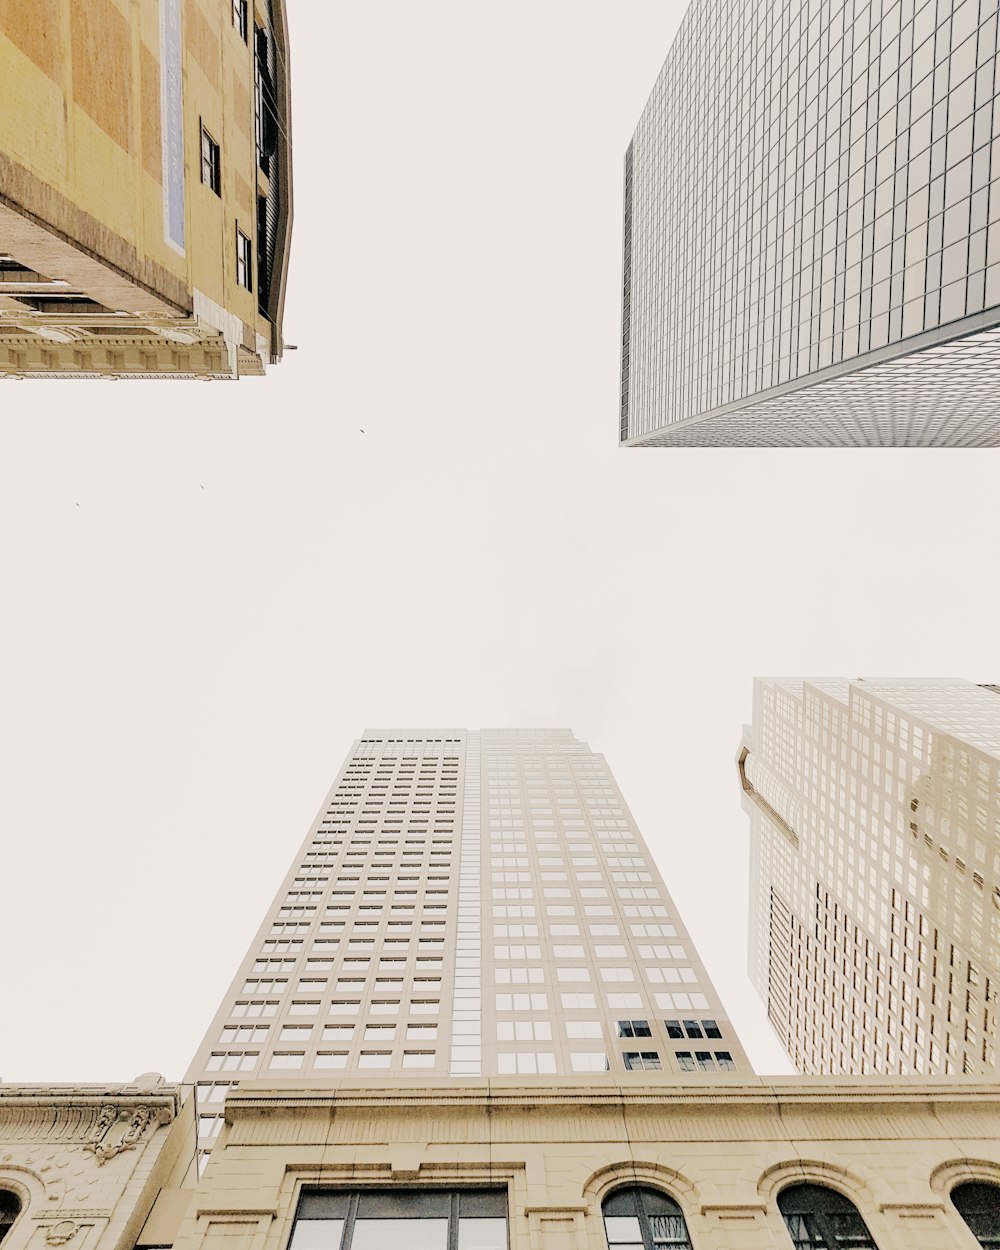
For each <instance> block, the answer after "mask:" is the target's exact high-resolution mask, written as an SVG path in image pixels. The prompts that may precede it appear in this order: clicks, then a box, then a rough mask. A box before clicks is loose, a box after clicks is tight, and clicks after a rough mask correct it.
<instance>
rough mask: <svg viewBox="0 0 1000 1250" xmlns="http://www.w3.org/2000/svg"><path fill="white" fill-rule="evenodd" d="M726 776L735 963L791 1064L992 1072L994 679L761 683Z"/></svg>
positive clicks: (997, 949)
mask: <svg viewBox="0 0 1000 1250" xmlns="http://www.w3.org/2000/svg"><path fill="white" fill-rule="evenodd" d="M739 772H740V781H741V784H742V788H743V803H744V807H745V809H746V810H747V811H748V812H749V814H750V817H751V839H752V843H751V884H750V951H749V962H750V975H751V979H752V980H753V982H754V984H755V985H756V987H757V990H758V992H759V993H760V995H761V996H762V998H763V999H764V1000H765V1002H766V1004H767V1009H768V1015H769V1017H770V1019H771V1023H772V1024H773V1026H774V1028H775V1029H776V1031H777V1033H778V1035H779V1037H780V1038H781V1039H782V1041H783V1042H784V1043H785V1045H786V1046H787V1048H788V1051H789V1054H790V1055H791V1057H792V1060H793V1061H794V1063H795V1064H796V1066H797V1067H798V1068H799V1069H800V1070H801V1071H804V1072H810V1073H831V1072H852V1073H853V1072H885V1073H893V1072H899V1073H911V1072H925V1073H932V1074H936V1073H952V1072H969V1073H982V1074H990V1073H995V1072H996V1070H997V1058H998V1045H997V1015H998V1007H1000V694H998V692H997V688H996V687H992V686H977V685H973V684H972V683H971V682H964V681H944V680H942V681H928V680H914V681H907V680H881V679H865V680H861V679H858V680H857V681H846V680H802V679H794V680H793V679H780V680H779V679H761V680H758V681H757V682H756V683H755V685H754V709H753V724H752V726H748V727H747V728H746V729H745V731H744V737H743V743H742V746H741V750H740V759H739Z"/></svg>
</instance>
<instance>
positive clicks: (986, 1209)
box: [0, 1181, 1000, 1250]
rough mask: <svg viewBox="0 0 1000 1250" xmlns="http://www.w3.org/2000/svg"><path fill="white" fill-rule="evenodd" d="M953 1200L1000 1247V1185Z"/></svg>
mask: <svg viewBox="0 0 1000 1250" xmlns="http://www.w3.org/2000/svg"><path fill="white" fill-rule="evenodd" d="M951 1200H952V1202H953V1203H954V1204H955V1209H956V1210H957V1211H958V1213H959V1215H960V1216H961V1217H962V1219H963V1220H965V1222H966V1224H968V1226H969V1229H970V1231H971V1233H972V1235H973V1236H974V1237H975V1238H976V1240H977V1241H978V1242H979V1244H980V1245H981V1246H983V1247H984V1248H987V1247H988V1248H989V1250H994V1248H995V1247H1000V1185H990V1184H989V1183H988V1182H985V1181H966V1182H965V1183H964V1184H962V1185H956V1186H955V1188H954V1189H953V1190H952V1191H951ZM0 1219H2V1216H0ZM0 1235H2V1228H0Z"/></svg>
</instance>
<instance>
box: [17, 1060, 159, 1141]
mask: <svg viewBox="0 0 1000 1250" xmlns="http://www.w3.org/2000/svg"><path fill="white" fill-rule="evenodd" d="M181 1100H182V1094H181V1089H180V1087H179V1086H177V1085H166V1084H165V1083H164V1081H163V1078H162V1077H159V1076H155V1074H150V1076H149V1077H147V1078H139V1079H138V1080H137V1081H135V1082H133V1083H131V1084H130V1085H110V1086H104V1085H83V1086H75V1085H53V1086H42V1085H3V1086H0V1141H3V1142H26V1143H27V1142H34V1143H38V1142H53V1143H55V1142H60V1143H82V1144H83V1148H84V1149H85V1150H87V1151H89V1152H91V1153H92V1154H93V1155H94V1156H95V1158H96V1160H97V1162H98V1163H104V1162H106V1161H107V1160H108V1159H110V1158H113V1157H114V1155H116V1154H119V1153H121V1151H122V1150H134V1149H135V1147H136V1146H137V1145H138V1144H139V1143H140V1142H141V1140H142V1139H143V1138H144V1137H145V1136H146V1135H147V1131H148V1130H149V1129H150V1128H151V1127H152V1126H154V1125H157V1124H162V1125H166V1124H170V1123H172V1121H173V1120H174V1119H176V1117H177V1114H178V1112H179V1110H180V1106H181Z"/></svg>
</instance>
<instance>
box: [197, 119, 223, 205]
mask: <svg viewBox="0 0 1000 1250" xmlns="http://www.w3.org/2000/svg"><path fill="white" fill-rule="evenodd" d="M201 180H202V182H203V183H204V184H205V186H206V187H211V189H212V190H213V191H214V192H215V194H216V195H219V196H221V195H222V156H221V153H220V152H219V145H218V144H217V143H216V142H215V140H214V139H213V138H212V136H211V135H210V134H209V133H208V131H207V130H206V129H205V127H204V125H202V128H201Z"/></svg>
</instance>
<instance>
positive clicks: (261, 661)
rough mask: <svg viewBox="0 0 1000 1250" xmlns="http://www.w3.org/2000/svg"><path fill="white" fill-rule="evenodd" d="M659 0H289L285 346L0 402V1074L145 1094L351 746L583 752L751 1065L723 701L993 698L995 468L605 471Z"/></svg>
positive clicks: (12, 392)
mask: <svg viewBox="0 0 1000 1250" xmlns="http://www.w3.org/2000/svg"><path fill="white" fill-rule="evenodd" d="M682 7H683V6H681V5H678V4H671V3H669V2H664V0H658V2H657V3H653V2H652V0H645V2H644V0H617V2H616V3H615V4H613V5H612V4H607V3H605V4H595V3H583V2H581V0H541V2H539V0H534V2H532V3H525V2H523V0H517V2H514V3H507V4H505V5H503V6H501V7H499V8H498V7H496V6H486V5H481V4H469V3H468V0H462V2H459V0H455V2H448V3H445V2H443V0H437V2H433V3H432V2H424V3H421V4H419V5H414V4H412V3H410V2H409V0H407V2H405V3H403V2H399V0H396V2H393V0H383V2H382V3H379V4H377V5H375V4H366V5H354V4H352V5H348V4H344V3H341V2H340V0H336V2H334V0H329V2H328V0H291V8H292V13H291V24H292V54H293V66H292V68H293V88H294V137H295V173H296V226H295V241H294V249H293V257H292V266H293V267H292V282H291V288H290V292H289V299H288V312H287V319H286V331H287V336H288V339H289V340H290V341H291V342H293V343H297V344H298V345H299V351H298V352H297V353H291V354H289V355H288V356H287V357H286V360H285V362H284V363H283V364H282V365H281V366H280V367H278V368H276V369H274V370H273V371H272V372H271V373H270V374H269V376H268V378H267V379H263V380H253V379H250V380H246V381H244V382H241V383H239V384H238V385H233V384H221V383H215V384H212V385H204V384H198V383H191V384H185V383H174V384H170V383H162V384H160V383H149V384H141V383H118V384H113V383H97V382H85V383H79V384H75V383H67V382H52V383H41V382H38V383H31V382H25V383H21V384H20V385H16V384H13V383H9V384H7V385H6V386H4V387H3V388H2V396H0V527H2V528H0V532H2V534H3V543H2V546H0V570H2V588H3V608H2V617H0V621H2V625H0V629H2V635H3V649H2V653H0V654H2V657H3V672H2V684H0V756H2V771H3V773H4V777H5V779H4V782H3V785H2V787H0V828H2V830H3V838H4V840H3V846H4V863H3V873H2V877H0V880H2V881H3V885H4V901H3V906H2V907H0V959H2V961H3V984H4V1008H5V1010H4V1013H3V1028H2V1029H0V1076H2V1077H3V1078H4V1079H5V1080H8V1081H42V1082H49V1081H63V1080H65V1081H72V1080H79V1081H92V1080H105V1079H107V1080H127V1079H130V1078H131V1077H133V1076H135V1075H136V1074H138V1073H139V1072H142V1071H146V1070H149V1069H154V1070H159V1071H162V1072H163V1073H164V1074H166V1075H167V1076H168V1077H170V1078H178V1077H180V1076H181V1075H182V1074H183V1071H184V1069H185V1068H186V1066H187V1063H188V1061H189V1059H190V1057H191V1055H192V1054H193V1052H194V1050H195V1047H196V1045H197V1043H198V1041H199V1040H200V1038H201V1035H202V1033H203V1032H204V1030H205V1028H206V1027H207V1025H208V1023H209V1021H210V1019H211V1017H212V1014H213V1012H214V1010H215V1008H216V1006H217V1003H218V1000H219V998H220V996H221V994H222V993H223V990H224V989H225V987H226V986H227V985H228V983H229V980H230V978H231V976H232V973H233V971H234V970H235V967H236V965H237V962H238V961H239V959H240V958H241V956H242V955H243V953H244V951H245V949H246V946H247V944H248V942H249V940H250V938H251V936H252V935H253V933H254V931H255V929H256V928H257V925H258V923H259V921H260V919H261V916H262V913H263V911H264V908H265V907H266V906H267V905H268V904H269V902H270V900H271V898H272V896H273V894H274V891H275V889H276V888H277V885H278V882H279V881H280V879H281V877H282V875H283V874H284V872H285V870H286V869H287V866H288V864H289V862H290V860H291V857H292V855H293V854H294V852H295V850H296V849H297V847H298V846H299V843H300V842H301V840H302V838H303V837H304V835H305V833H306V830H307V826H308V823H309V821H310V820H311V819H312V817H313V815H314V813H315V811H316V809H317V808H318V806H319V804H320V802H321V801H322V799H323V796H324V794H325V792H326V790H327V787H328V786H329V784H330V781H331V780H332V778H333V775H334V773H335V772H336V770H337V768H338V766H339V764H340V762H341V760H342V759H343V757H344V755H345V753H346V751H347V750H348V748H349V746H350V743H351V741H352V740H353V739H354V738H355V737H356V736H357V735H358V734H359V733H360V732H361V731H362V729H363V728H364V727H365V726H366V725H369V724H371V725H393V724H401V725H407V724H409V725H413V724H418V725H437V724H442V725H464V726H467V727H469V728H478V727H481V726H489V725H548V724H552V725H565V726H569V727H571V728H572V729H574V730H575V732H576V733H577V735H578V736H579V737H581V738H583V739H584V740H586V741H589V742H590V744H591V745H592V746H593V747H594V749H595V750H598V751H602V752H603V753H604V754H605V755H606V756H607V758H608V760H609V762H610V764H611V767H612V768H613V770H614V771H615V774H616V776H617V779H618V781H619V783H620V785H621V786H622V788H623V790H624V793H625V795H626V797H627V799H628V801H629V803H630V806H631V807H632V809H633V811H634V813H635V815H636V817H637V819H638V821H639V824H640V827H641V828H642V830H643V832H644V834H645V836H646V839H647V841H648V842H649V844H650V846H651V847H652V848H653V850H654V853H655V855H656V858H657V861H658V863H659V865H660V867H661V869H662V870H663V873H664V876H665V877H666V879H667V881H668V884H669V886H670V889H671V891H672V893H673V895H674V898H675V900H676V902H677V904H678V906H679V907H680V909H681V910H682V912H683V915H684V917H685V920H686V922H687V924H688V926H689V928H690V930H691V933H692V936H693V937H694V939H695V941H696V942H697V943H698V945H699V948H700V950H701V953H702V955H703V957H704V959H705V962H706V964H707V965H708V968H709V971H710V973H711V975H712V976H713V978H714V980H715V983H716V986H717V988H718V989H719V991H720V992H721V994H722V996H723V999H724V1001H725V1003H726V1005H727V1007H728V1009H729V1011H730V1014H731V1015H732V1017H733V1018H734V1020H735V1022H736V1024H737V1026H738V1027H739V1028H740V1030H741V1032H742V1035H743V1039H744V1042H745V1044H746V1047H747V1050H748V1051H749V1053H750V1055H751V1058H752V1059H753V1061H754V1062H755V1064H756V1066H757V1067H758V1070H760V1071H762V1072H777V1071H784V1070H787V1061H786V1060H785V1059H784V1056H783V1052H782V1051H781V1050H780V1049H779V1047H778V1045H777V1043H776V1041H775V1040H774V1038H773V1036H772V1034H771V1031H770V1028H769V1026H768V1024H767V1022H766V1020H765V1016H764V1012H763V1008H762V1007H761V1005H760V1003H759V1001H758V1000H757V998H756V995H755V994H754V992H753V991H752V990H751V988H750V986H749V983H748V981H747V979H746V974H745V963H746V876H747V864H746V850H747V837H748V822H747V820H746V818H745V817H744V816H743V814H742V812H741V810H740V803H739V793H738V786H737V781H736V769H735V763H734V760H735V754H736V749H737V744H738V741H739V736H740V730H741V725H742V723H743V721H745V720H747V719H749V715H750V710H751V709H750V699H751V682H752V678H753V674H754V673H758V672H760V673H769V674H770V673H831V674H837V675H847V676H852V677H853V676H858V675H861V674H872V673H874V674H917V675H944V676H950V675H956V676H964V677H969V678H972V679H974V680H980V681H984V680H990V679H993V680H996V678H997V675H998V670H997V641H996V640H997V608H998V590H997V584H996V578H995V564H996V552H997V549H998V538H1000V533H998V531H1000V520H998V515H1000V514H998V511H997V508H996V506H995V499H996V489H997V488H996V481H997V476H996V459H995V456H993V455H991V454H990V453H989V452H958V451H883V452H877V451H857V452H854V451H844V452H834V451H752V450H740V451H731V452H727V451H715V450H706V451H647V452H642V451H631V452H620V451H618V450H617V448H616V430H617V409H616V404H617V390H618V359H617V351H618V346H617V345H618V332H619V316H620V313H619V265H620V251H621V239H620V235H621V162H622V156H623V153H624V149H625V147H626V144H627V142H628V139H629V136H630V134H631V132H632V130H633V128H634V125H635V122H636V120H637V118H638V116H639V113H640V111H641V108H642V105H643V102H644V99H645V96H646V94H647V92H648V90H649V88H650V87H651V86H652V83H653V81H654V79H655V76H656V73H657V71H658V69H659V66H660V63H661V62H662V60H663V57H664V55H665V53H666V50H667V47H668V45H669V41H670V37H671V35H672V33H673V31H674V30H675V28H676V25H677V22H678V20H679V15H680V12H681V10H682ZM361 429H364V430H365V433H364V434H361V433H360V430H361Z"/></svg>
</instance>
